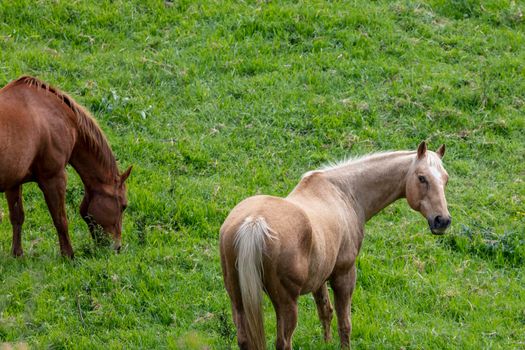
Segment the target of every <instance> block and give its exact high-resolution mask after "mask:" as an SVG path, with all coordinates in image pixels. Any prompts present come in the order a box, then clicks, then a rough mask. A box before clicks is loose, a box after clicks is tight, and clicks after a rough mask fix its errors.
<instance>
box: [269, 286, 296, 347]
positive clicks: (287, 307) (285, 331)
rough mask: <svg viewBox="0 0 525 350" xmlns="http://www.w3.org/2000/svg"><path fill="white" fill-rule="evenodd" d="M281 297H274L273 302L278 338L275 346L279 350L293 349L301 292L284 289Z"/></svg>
mask: <svg viewBox="0 0 525 350" xmlns="http://www.w3.org/2000/svg"><path fill="white" fill-rule="evenodd" d="M282 292H284V293H279V294H280V295H279V298H278V300H276V299H277V298H273V299H272V303H273V305H274V308H275V315H276V318H277V339H276V341H275V348H276V349H277V350H291V349H292V335H293V332H294V330H295V327H296V326H297V299H298V298H299V293H289V291H286V290H282Z"/></svg>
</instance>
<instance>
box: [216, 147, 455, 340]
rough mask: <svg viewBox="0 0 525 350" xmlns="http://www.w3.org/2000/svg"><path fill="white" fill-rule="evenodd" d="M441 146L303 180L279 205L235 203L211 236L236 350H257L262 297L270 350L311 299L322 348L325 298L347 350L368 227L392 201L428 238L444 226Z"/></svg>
mask: <svg viewBox="0 0 525 350" xmlns="http://www.w3.org/2000/svg"><path fill="white" fill-rule="evenodd" d="M444 153H445V146H444V145H442V146H441V147H439V149H438V150H437V151H436V152H432V151H427V145H426V143H425V142H422V143H421V144H420V145H419V147H418V149H417V152H408V151H403V152H387V153H377V154H372V155H369V156H366V157H363V158H359V159H356V160H352V161H347V162H344V163H341V164H338V165H334V166H329V167H326V168H324V169H321V170H315V171H310V172H307V173H306V174H305V175H304V176H303V177H302V179H301V181H300V182H299V184H298V185H297V186H296V187H295V189H294V190H293V191H292V192H291V193H290V194H289V195H288V196H287V197H286V198H279V197H273V196H254V197H250V198H247V199H245V200H244V201H242V202H241V203H239V204H238V205H237V206H236V207H235V208H234V209H233V210H232V211H231V212H230V214H229V215H228V217H227V218H226V220H225V221H224V224H223V225H222V227H221V230H220V253H221V265H222V271H223V277H224V283H225V286H226V290H227V292H228V295H229V297H230V299H231V303H232V311H233V320H234V323H235V325H236V327H237V342H238V344H239V347H240V348H241V349H255V350H262V349H266V345H265V336H264V328H263V316H262V306H261V301H262V291H263V290H264V291H265V292H266V293H267V294H268V296H269V297H270V300H271V301H272V303H273V306H274V308H275V313H276V319H277V340H276V348H277V349H291V348H292V333H293V331H294V329H295V327H296V324H297V300H298V298H299V296H300V295H302V294H306V293H310V292H312V293H313V295H314V299H315V302H316V304H317V311H318V314H319V318H320V319H321V322H322V325H323V329H324V338H325V340H326V341H328V340H329V339H330V338H331V334H330V333H331V332H330V322H331V320H332V313H333V310H332V305H331V303H330V299H329V296H328V289H327V286H326V282H327V281H329V282H330V285H331V287H332V289H333V291H334V301H335V311H336V314H337V319H338V331H339V337H340V341H341V346H342V347H349V346H350V333H351V329H352V326H351V323H350V303H351V299H352V293H353V291H354V287H355V282H356V265H355V261H356V258H357V254H358V253H359V249H360V247H361V243H362V241H363V236H364V225H365V222H366V221H367V220H369V219H370V218H371V217H372V216H374V215H375V214H376V213H378V212H379V211H380V210H381V209H383V208H384V207H386V206H387V205H389V204H390V203H392V202H394V201H395V200H397V199H399V198H402V197H406V199H407V201H408V204H409V205H410V206H411V207H412V208H413V209H414V210H417V211H419V212H420V213H421V214H423V216H424V217H425V218H426V219H427V220H428V224H429V226H430V230H431V231H432V233H434V234H443V233H444V232H445V230H446V229H447V228H448V226H449V225H450V223H451V218H450V215H449V212H448V209H447V202H446V199H445V186H446V184H447V181H448V174H447V172H446V171H445V169H444V168H443V165H442V163H441V158H442V157H443V155H444Z"/></svg>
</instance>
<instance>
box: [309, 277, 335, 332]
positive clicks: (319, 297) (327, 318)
mask: <svg viewBox="0 0 525 350" xmlns="http://www.w3.org/2000/svg"><path fill="white" fill-rule="evenodd" d="M313 295H314V299H315V303H316V305H317V313H318V314H319V319H320V320H321V324H322V325H323V335H324V340H325V342H328V341H330V339H332V331H331V328H330V323H331V322H332V318H333V313H334V312H333V309H332V304H331V303H330V297H329V296H328V288H327V287H326V283H323V286H322V287H321V288H319V289H318V290H317V291H315V292H314V293H313Z"/></svg>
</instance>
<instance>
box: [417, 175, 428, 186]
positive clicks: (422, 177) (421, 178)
mask: <svg viewBox="0 0 525 350" xmlns="http://www.w3.org/2000/svg"><path fill="white" fill-rule="evenodd" d="M417 178H418V179H419V182H421V183H422V184H426V183H427V178H426V177H424V176H423V175H419V176H418V177H417Z"/></svg>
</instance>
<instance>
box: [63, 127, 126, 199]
mask: <svg viewBox="0 0 525 350" xmlns="http://www.w3.org/2000/svg"><path fill="white" fill-rule="evenodd" d="M79 139H80V137H79ZM99 154H100V153H98V152H96V151H94V150H93V149H92V147H89V146H88V145H87V144H86V142H85V141H83V140H78V141H77V143H76V144H75V147H74V149H73V152H72V154H71V158H70V159H69V163H70V164H71V166H73V168H74V169H75V170H76V172H77V173H78V174H79V176H80V178H81V179H82V182H83V183H84V186H86V188H87V189H89V190H98V191H101V189H102V188H104V187H110V188H112V187H113V186H114V185H115V183H116V180H117V178H118V171H117V164H116V162H115V160H114V159H109V160H106V161H104V160H103V159H101V157H100V156H99Z"/></svg>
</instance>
